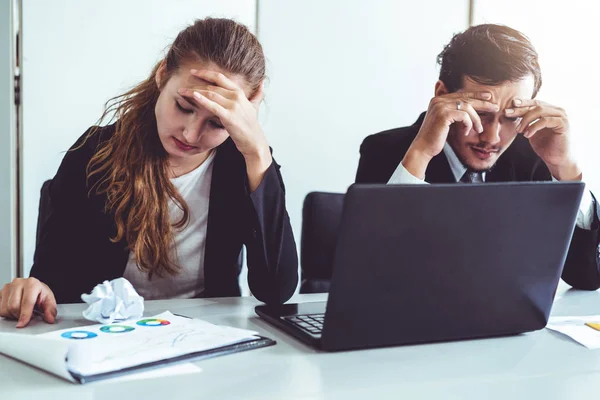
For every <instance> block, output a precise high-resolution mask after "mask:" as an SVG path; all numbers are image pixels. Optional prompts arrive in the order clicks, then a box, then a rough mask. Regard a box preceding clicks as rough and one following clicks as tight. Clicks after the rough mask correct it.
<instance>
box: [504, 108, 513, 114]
mask: <svg viewBox="0 0 600 400" xmlns="http://www.w3.org/2000/svg"><path fill="white" fill-rule="evenodd" d="M504 112H505V113H507V114H512V113H514V112H515V110H513V109H512V108H507V109H506V110H504Z"/></svg>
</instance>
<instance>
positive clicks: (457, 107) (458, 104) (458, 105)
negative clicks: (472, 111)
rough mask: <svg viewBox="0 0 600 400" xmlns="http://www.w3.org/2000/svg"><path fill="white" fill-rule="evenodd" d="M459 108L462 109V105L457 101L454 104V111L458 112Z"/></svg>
mask: <svg viewBox="0 0 600 400" xmlns="http://www.w3.org/2000/svg"><path fill="white" fill-rule="evenodd" d="M461 107H462V103H461V102H460V101H457V102H456V109H457V110H458V111H460V109H461Z"/></svg>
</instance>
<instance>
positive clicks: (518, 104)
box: [513, 99, 522, 106]
mask: <svg viewBox="0 0 600 400" xmlns="http://www.w3.org/2000/svg"><path fill="white" fill-rule="evenodd" d="M513 103H515V106H520V105H521V103H522V101H521V99H514V100H513Z"/></svg>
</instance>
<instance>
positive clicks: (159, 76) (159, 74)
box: [154, 60, 167, 89]
mask: <svg viewBox="0 0 600 400" xmlns="http://www.w3.org/2000/svg"><path fill="white" fill-rule="evenodd" d="M166 70H167V63H166V62H165V61H164V60H163V61H161V62H160V65H159V67H158V69H157V70H156V75H154V80H155V81H156V86H158V88H159V89H160V88H161V87H162V86H161V84H162V83H163V82H164V78H165V72H166Z"/></svg>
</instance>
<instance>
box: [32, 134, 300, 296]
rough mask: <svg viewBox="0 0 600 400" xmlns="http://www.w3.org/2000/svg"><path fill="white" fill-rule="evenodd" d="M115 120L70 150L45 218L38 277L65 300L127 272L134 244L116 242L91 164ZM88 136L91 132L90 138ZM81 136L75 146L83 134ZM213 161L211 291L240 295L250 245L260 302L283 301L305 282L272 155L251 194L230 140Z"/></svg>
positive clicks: (207, 265) (207, 263) (251, 278)
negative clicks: (242, 259)
mask: <svg viewBox="0 0 600 400" xmlns="http://www.w3.org/2000/svg"><path fill="white" fill-rule="evenodd" d="M114 132H115V125H109V126H106V127H103V128H101V129H100V130H98V131H97V132H96V133H95V134H94V135H93V136H92V137H91V138H90V139H89V140H88V141H87V142H86V143H85V144H84V146H83V147H80V148H78V149H76V150H71V151H69V152H67V153H66V155H65V157H64V159H63V161H62V163H61V165H60V167H59V169H58V172H57V174H56V176H55V177H54V179H53V180H52V183H51V185H50V188H49V210H50V211H49V213H48V217H47V218H46V219H45V220H44V221H42V227H41V232H40V240H39V243H38V245H37V247H36V250H35V255H34V264H33V267H32V269H31V276H33V277H36V278H38V279H39V280H41V281H42V282H44V283H46V284H47V285H48V286H49V287H50V288H51V289H52V291H53V292H54V294H55V296H56V300H57V301H58V302H59V303H71V302H80V301H81V298H80V295H81V294H82V293H86V292H89V291H90V290H92V288H93V287H94V286H95V285H96V284H98V283H101V282H103V281H104V280H110V279H114V278H118V277H121V276H123V273H124V271H125V266H126V265H127V260H128V255H129V250H128V249H127V245H126V242H125V241H121V242H119V243H113V242H111V241H110V238H111V237H114V235H115V232H116V225H115V222H114V216H113V215H112V214H109V213H106V212H105V211H104V208H105V204H106V195H98V194H95V193H91V194H89V195H88V192H89V188H90V186H91V185H93V183H94V181H93V180H90V182H88V183H86V167H87V164H88V162H89V161H90V159H91V157H92V156H93V154H94V153H95V151H96V149H97V147H98V145H99V144H100V143H101V142H103V141H105V140H107V139H108V138H110V137H111V136H112V135H113V134H114ZM85 135H87V132H86V134H84V136H85ZM84 136H82V137H81V138H80V139H79V140H78V141H77V143H76V144H75V146H74V147H73V148H75V147H77V146H78V145H79V144H80V143H81V142H82V140H83V137H84ZM216 151H217V153H216V156H215V160H214V166H213V175H212V183H211V189H210V204H209V214H208V226H207V234H206V252H205V256H204V275H205V296H206V297H225V296H239V295H240V288H239V285H238V276H239V274H240V266H239V263H238V256H239V254H240V251H241V249H242V245H246V248H247V261H248V283H249V286H250V290H251V291H252V293H253V294H254V296H256V298H258V299H259V300H261V301H263V302H266V303H283V302H285V301H286V300H288V299H289V298H290V297H291V296H292V294H293V293H294V290H295V289H296V285H297V283H298V255H297V252H296V244H295V242H294V237H293V234H292V229H291V226H290V221H289V217H288V214H287V211H286V208H285V189H284V185H283V181H282V178H281V175H280V173H279V166H278V165H277V164H276V163H275V161H273V164H272V165H271V167H270V168H269V169H268V170H267V172H266V174H265V176H264V178H263V180H262V182H261V184H260V186H259V187H258V188H257V189H256V190H255V191H254V192H253V193H251V194H250V193H249V189H248V179H247V174H246V164H245V162H244V158H243V156H242V154H241V153H240V152H239V151H238V150H237V148H236V147H235V145H234V143H233V141H232V140H231V139H228V140H226V141H225V142H224V143H223V144H222V145H221V146H219V147H218V148H217V150H216Z"/></svg>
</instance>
